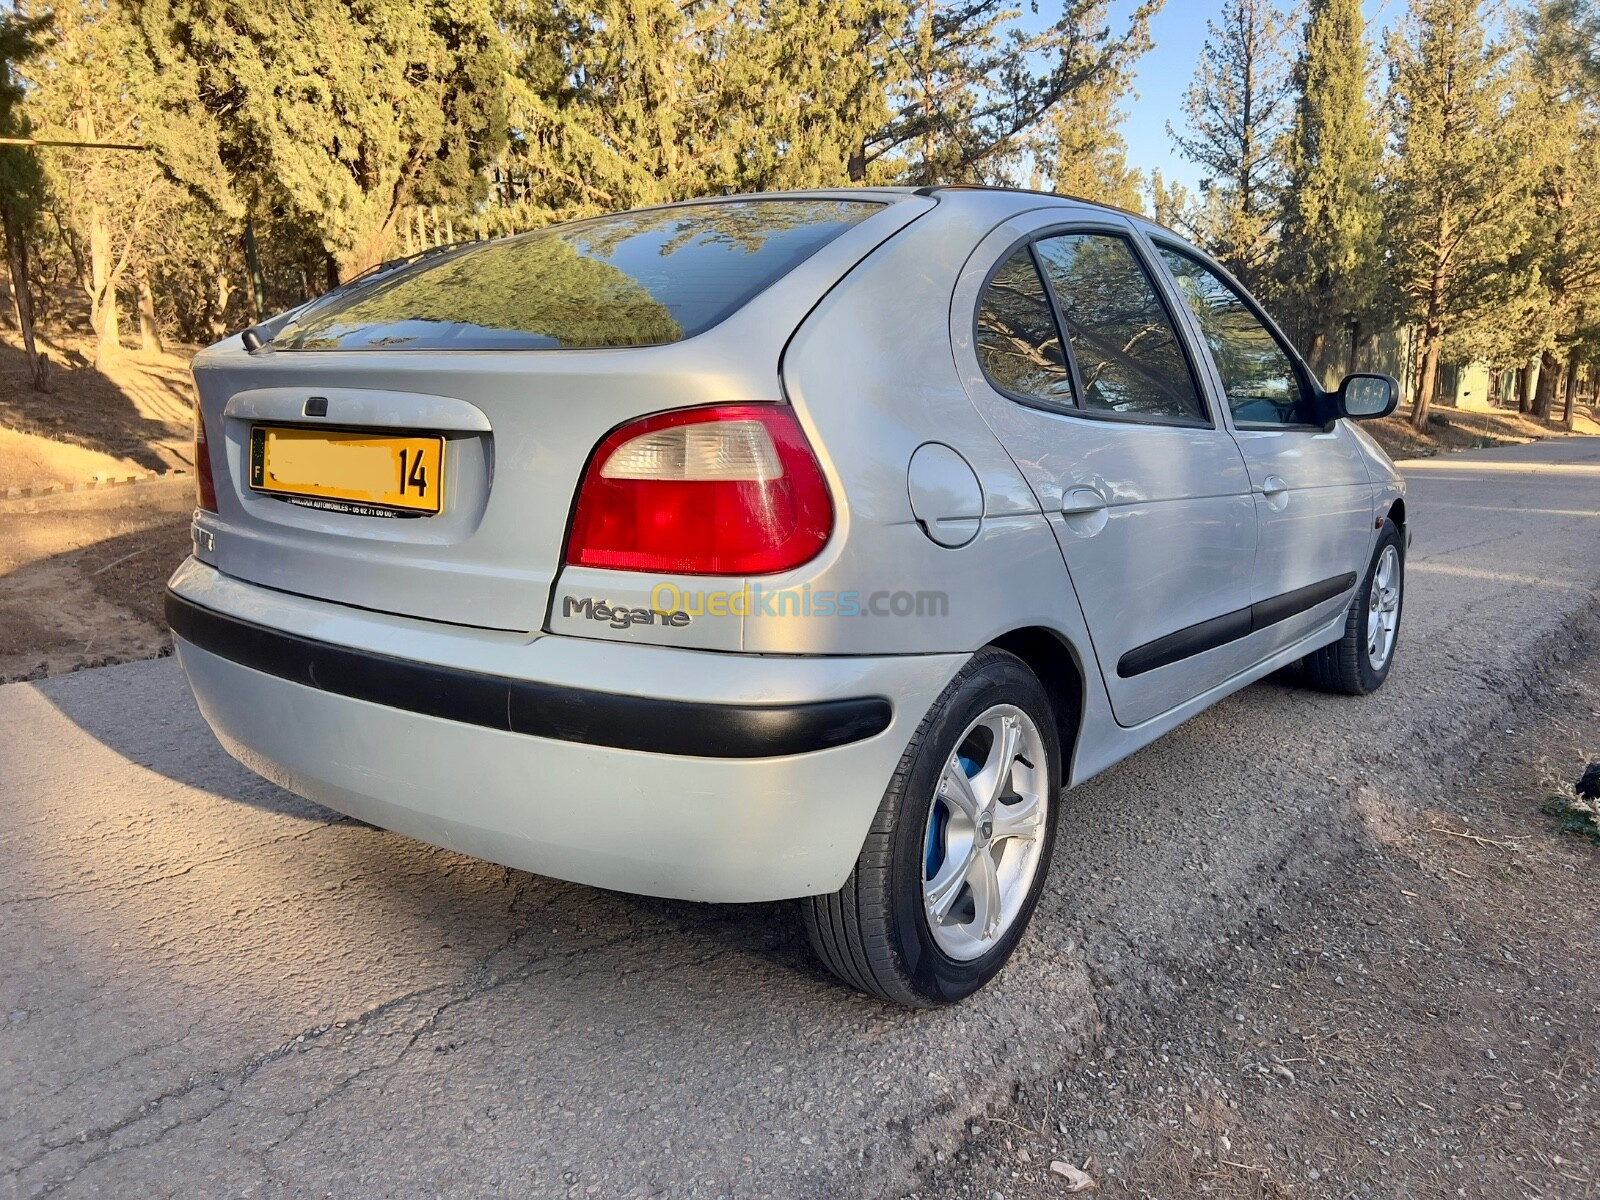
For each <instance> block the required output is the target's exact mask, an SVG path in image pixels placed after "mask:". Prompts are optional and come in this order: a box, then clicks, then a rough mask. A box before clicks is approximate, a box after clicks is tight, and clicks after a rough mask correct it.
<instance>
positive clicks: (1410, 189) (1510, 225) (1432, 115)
mask: <svg viewBox="0 0 1600 1200" xmlns="http://www.w3.org/2000/svg"><path fill="white" fill-rule="evenodd" d="M1386 49H1387V57H1388V59H1389V61H1390V63H1391V64H1392V65H1391V77H1390V90H1389V101H1390V106H1391V108H1392V110H1393V112H1394V121H1395V132H1394V146H1395V154H1394V159H1393V162H1392V164H1391V167H1390V174H1391V182H1390V187H1389V190H1388V196H1387V198H1386V200H1387V202H1386V211H1385V214H1384V221H1385V235H1386V237H1385V242H1386V248H1387V251H1388V259H1389V263H1390V270H1391V273H1392V277H1393V280H1394V286H1395V289H1396V292H1397V294H1398V297H1399V300H1400V305H1401V316H1402V317H1403V318H1404V319H1408V320H1411V321H1414V322H1416V323H1417V324H1418V325H1419V326H1420V327H1421V356H1420V362H1419V364H1418V370H1419V380H1418V393H1417V404H1416V407H1415V410H1414V414H1413V421H1414V423H1415V424H1417V426H1418V427H1419V428H1421V427H1422V426H1423V424H1424V423H1425V422H1426V419H1427V410H1428V405H1429V404H1430V403H1431V400H1432V396H1433V389H1434V384H1435V374H1436V371H1437V366H1438V363H1439V361H1440V356H1441V353H1442V352H1443V351H1444V349H1445V346H1446V343H1447V341H1448V339H1450V338H1451V337H1452V336H1457V337H1459V336H1461V335H1463V334H1465V333H1467V332H1468V331H1469V330H1471V329H1473V327H1474V326H1477V327H1478V328H1479V331H1480V332H1479V336H1480V338H1481V337H1482V327H1483V326H1484V325H1485V323H1487V322H1492V321H1493V320H1494V319H1495V318H1496V316H1497V315H1498V314H1506V313H1510V312H1514V311H1515V309H1516V306H1517V302H1518V299H1519V297H1521V296H1522V295H1523V294H1525V292H1526V289H1527V288H1528V286H1529V285H1530V283H1531V279H1530V277H1529V276H1528V274H1527V273H1526V272H1525V271H1519V269H1518V262H1517V255H1518V253H1519V252H1520V251H1521V250H1522V248H1523V247H1524V246H1525V245H1526V244H1527V242H1528V240H1529V237H1530V236H1531V234H1532V223H1533V216H1534V212H1533V203H1532V201H1533V189H1532V184H1533V181H1534V180H1535V179H1536V178H1537V176H1538V174H1539V171H1540V167H1541V164H1542V162H1543V161H1544V157H1543V156H1544V155H1546V154H1547V153H1548V150H1549V147H1548V145H1547V144H1543V143H1541V142H1540V141H1539V140H1538V138H1537V137H1536V136H1535V134H1536V131H1535V129H1534V128H1533V126H1532V124H1531V122H1530V117H1531V113H1532V105H1531V103H1530V101H1531V96H1530V93H1529V88H1528V86H1527V80H1526V77H1525V75H1524V74H1523V73H1522V72H1523V66H1522V64H1521V63H1520V62H1519V60H1518V59H1517V58H1516V56H1515V55H1514V54H1513V52H1512V48H1511V47H1510V46H1509V45H1507V44H1502V43H1498V42H1495V41H1493V40H1492V39H1491V38H1490V36H1489V32H1488V30H1487V29H1486V27H1485V22H1484V17H1483V13H1482V11H1481V6H1480V5H1479V4H1478V3H1476V0H1411V7H1410V11H1409V13H1408V15H1407V17H1406V20H1405V22H1404V24H1403V25H1402V27H1401V28H1400V30H1398V31H1397V32H1396V33H1395V34H1393V35H1391V36H1390V38H1389V39H1388V44H1387V47H1386ZM1519 98H1520V100H1521V102H1519Z"/></svg>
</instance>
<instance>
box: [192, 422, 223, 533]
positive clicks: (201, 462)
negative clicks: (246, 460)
mask: <svg viewBox="0 0 1600 1200" xmlns="http://www.w3.org/2000/svg"><path fill="white" fill-rule="evenodd" d="M194 480H195V503H196V504H198V505H199V506H200V507H201V508H203V509H205V510H206V511H207V512H216V511H217V481H216V478H215V476H213V475H212V474H211V448H210V447H209V446H208V445H207V444H206V422H205V418H204V417H203V416H201V415H200V402H199V401H198V400H196V401H195V404H194Z"/></svg>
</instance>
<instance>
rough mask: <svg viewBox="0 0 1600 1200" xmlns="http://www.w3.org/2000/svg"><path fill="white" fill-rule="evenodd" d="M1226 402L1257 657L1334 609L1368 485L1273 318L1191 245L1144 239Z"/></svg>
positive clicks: (1360, 542)
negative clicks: (1248, 541) (1242, 499)
mask: <svg viewBox="0 0 1600 1200" xmlns="http://www.w3.org/2000/svg"><path fill="white" fill-rule="evenodd" d="M1151 242H1152V245H1153V246H1154V249H1155V251H1156V255H1157V257H1158V258H1159V259H1160V260H1161V262H1162V264H1163V265H1164V266H1165V267H1166V269H1167V270H1168V271H1169V272H1170V274H1171V277H1172V279H1173V282H1174V284H1175V286H1176V287H1177V289H1178V291H1179V293H1180V294H1181V295H1182V296H1183V298H1184V300H1185V302H1186V304H1187V306H1188V310H1189V311H1188V317H1189V319H1191V320H1192V322H1193V324H1194V327H1195V329H1196V332H1197V333H1198V335H1199V337H1200V340H1201V341H1202V342H1203V343H1204V345H1205V347H1206V349H1207V352H1208V355H1209V358H1210V363H1209V364H1208V365H1209V367H1210V369H1211V370H1212V372H1214V379H1215V383H1216V386H1217V387H1219V388H1220V389H1221V391H1222V394H1223V395H1225V396H1226V398H1227V406H1228V409H1229V418H1230V420H1231V423H1232V425H1233V432H1234V438H1235V440H1236V441H1237V442H1238V444H1239V450H1240V452H1241V453H1242V454H1243V455H1244V460H1245V463H1246V465H1247V466H1248V468H1249V471H1250V483H1251V488H1252V490H1253V492H1254V494H1255V504H1256V560H1255V569H1254V571H1253V580H1252V583H1251V588H1250V602H1251V605H1252V608H1253V611H1254V613H1255V618H1254V625H1255V628H1256V630H1257V631H1258V637H1257V638H1255V639H1253V640H1254V641H1255V642H1256V643H1257V649H1258V650H1259V652H1260V653H1261V654H1262V655H1263V657H1264V656H1266V655H1268V654H1271V653H1273V652H1275V651H1277V650H1280V649H1282V648H1283V647H1285V646H1288V645H1290V644H1292V643H1294V642H1296V641H1298V640H1300V639H1301V638H1304V637H1306V636H1308V635H1310V634H1311V633H1313V632H1315V631H1316V630H1317V629H1318V628H1320V627H1321V626H1323V625H1326V624H1327V623H1328V622H1329V620H1331V619H1332V618H1333V617H1335V616H1337V614H1338V613H1339V612H1341V611H1342V610H1343V608H1344V606H1345V605H1347V604H1348V603H1349V601H1350V596H1351V593H1352V590H1353V589H1354V587H1355V585H1356V582H1357V581H1358V580H1359V579H1360V577H1361V575H1362V573H1364V572H1365V570H1366V568H1367V558H1368V556H1369V555H1370V554H1371V552H1372V540H1373V499H1372V480H1371V477H1370V475H1369V474H1368V471H1367V465H1366V460H1365V458H1364V457H1363V456H1362V454H1361V451H1360V449H1359V448H1358V447H1357V445H1356V439H1355V435H1354V434H1353V433H1352V432H1351V430H1350V429H1348V428H1347V427H1346V426H1345V424H1344V422H1337V423H1335V424H1334V425H1333V427H1332V428H1329V427H1328V426H1327V424H1326V423H1325V417H1324V415H1323V414H1324V412H1325V406H1324V398H1323V396H1322V394H1321V390H1320V389H1319V388H1318V387H1317V385H1316V383H1315V382H1314V380H1313V379H1312V377H1311V373H1310V372H1309V371H1308V370H1307V369H1306V368H1305V366H1304V364H1303V363H1301V362H1300V361H1299V360H1298V358H1297V357H1296V356H1295V354H1294V352H1293V351H1292V350H1291V349H1290V348H1289V346H1288V343H1287V341H1286V340H1285V339H1284V338H1283V337H1282V335H1281V334H1280V333H1279V332H1278V330H1277V329H1276V328H1275V327H1274V326H1273V324H1272V322H1271V321H1270V320H1268V319H1267V318H1266V316H1265V315H1264V314H1263V313H1262V312H1261V310H1260V308H1259V307H1258V306H1257V305H1256V304H1255V303H1254V302H1253V301H1252V300H1251V299H1250V297H1249V296H1248V294H1247V293H1245V291H1244V290H1243V288H1241V287H1240V286H1239V285H1238V284H1237V283H1236V282H1235V281H1233V280H1232V279H1231V278H1229V277H1228V276H1227V275H1226V273H1225V272H1223V271H1222V269H1221V268H1220V267H1218V266H1217V265H1216V264H1215V263H1212V262H1209V261H1208V260H1206V259H1205V258H1204V257H1203V256H1202V255H1200V254H1199V253H1198V252H1197V251H1195V250H1194V249H1192V248H1191V247H1188V246H1183V245H1181V244H1180V243H1177V242H1175V241H1169V240H1166V239H1164V238H1160V237H1154V236H1152V238H1151Z"/></svg>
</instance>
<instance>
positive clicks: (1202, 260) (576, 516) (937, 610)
mask: <svg viewBox="0 0 1600 1200" xmlns="http://www.w3.org/2000/svg"><path fill="white" fill-rule="evenodd" d="M194 373H195V379H196V382H197V384H198V389H199V397H200V400H199V411H198V413H197V420H196V441H197V458H196V461H197V464H198V469H199V482H200V506H199V510H198V511H197V512H196V514H195V519H194V531H193V532H194V555H193V557H192V558H190V559H189V560H188V561H186V562H185V563H184V564H183V566H182V567H181V568H179V570H178V572H177V574H175V575H174V576H173V578H172V581H171V585H170V590H169V594H168V597H167V615H168V619H169V621H170V623H171V625H172V628H173V631H174V633H175V635H176V639H177V652H178V656H179V658H180V659H181V661H182V664H183V668H184V670H185V672H186V673H187V675H188V678H189V681H190V683H191V685H192V686H193V689H194V694H195V698H196V700H197V701H198V703H199V706H200V710H201V712H202V713H203V714H204V715H205V718H206V720H207V721H208V722H209V723H210V725H211V727H212V728H213V729H214V730H215V731H216V734H217V737H218V738H219V739H220V740H221V742H222V744H223V746H225V747H226V748H227V750H228V751H229V752H230V753H231V754H233V755H234V756H235V757H236V758H238V759H239V760H240V761H241V762H243V763H245V764H246V765H247V766H249V767H251V768H253V769H255V770H256V771H258V772H260V773H261V774H262V775H264V776H266V777H267V778H269V779H271V780H274V781H276V782H278V783H280V784H282V785H283V786H284V787H286V788H289V789H291V790H293V791H295V792H298V793H300V794H301V795H304V796H307V797H310V798H312V799H313V800H316V801H318V802H319V803H322V804H325V805H327V806H329V807H330V808H334V809H337V810H338V811H340V812H343V813H347V814H350V815H352V816H354V817H358V818H360V819H361V820H364V821H367V822H371V823H373V824H375V825H380V826H383V827H385V828H388V829H394V830H399V831H401V832H403V833H406V834H409V835H411V836H413V837H417V838H421V839H423V840H425V841H428V842H432V843H434V844H437V845H439V846H445V847H449V848H451V849H453V850H458V851H461V852H464V853H467V854H472V855H477V856H480V857H482V858H486V859H491V860H493V861H495V862H497V863H503V864H506V865H508V866H513V867H519V868H523V869H526V870H529V871H535V872H539V873H542V874H545V875H551V876H555V877H558V878H561V879H568V880H576V881H579V882H583V883H589V884H594V885H597V886H601V887H608V888H617V889H621V890H625V891H631V892H639V893H648V894H652V895H659V896H674V897H687V898H691V899H697V900H710V901H758V900H775V899H781V898H789V897H798V898H801V901H802V905H801V907H802V909H803V912H804V914H805V923H806V927H807V929H808V931H809V933H810V936H811V940H812V942H813V944H814V945H815V947H816V949H817V952H818V953H819V954H820V955H821V957H822V959H823V961H824V962H826V963H827V965H828V966H829V967H830V968H831V969H832V970H833V971H835V972H836V973H837V974H838V975H839V976H840V977H841V978H843V979H844V980H846V981H847V982H848V983H850V984H852V985H854V986H856V987H858V988H861V989H864V990H865V991H868V992H872V993H875V994H877V995H879V996H882V997H885V998H888V999H890V1000H894V1001H899V1002H902V1003H905V1004H938V1003H943V1002H949V1001H954V1000H958V999H960V998H961V997H963V996H965V995H967V994H969V993H970V992H972V991H974V990H975V989H976V988H978V987H980V986H981V985H982V984H983V983H984V982H985V981H986V980H988V979H989V978H990V977H991V976H993V975H994V974H995V972H996V971H997V970H999V968H1000V967H1001V965H1002V964H1003V963H1004V962H1005V960H1006V958H1007V957H1008V956H1009V955H1010V954H1011V953H1012V951H1013V949H1014V948H1015V946H1016V944H1017V942H1018V940H1019V939H1020V938H1021V937H1022V934H1023V931H1024V929H1025V927H1026V926H1027V923H1028V919H1029V916H1030V915H1031V913H1032V911H1033V908H1034V905H1035V903H1036V902H1037V900H1038V898H1039V894H1040V890H1041V888H1042V886H1043V883H1044V879H1045V875H1046V870H1047V867H1048V864H1049V860H1050V853H1051V847H1052V844H1053V842H1054V841H1055V839H1056V836H1057V825H1058V817H1059V814H1060V809H1061V795H1062V789H1063V788H1064V787H1067V786H1071V785H1072V784H1075V783H1077V782H1079V781H1080V780H1083V779H1086V778H1088V777H1089V776H1091V775H1093V774H1095V773H1096V772H1098V771H1100V770H1102V769H1104V768H1105V767H1106V766H1108V765H1109V764H1111V763H1113V762H1115V761H1116V760H1118V759H1120V758H1122V757H1123V756H1125V755H1127V754H1129V753H1130V752H1132V751H1133V750H1135V749H1137V748H1138V747H1140V746H1142V745H1144V744H1145V743H1147V742H1149V741H1150V740H1151V739H1153V738H1155V737H1156V736H1158V735H1159V734H1161V733H1162V732H1164V731H1165V730H1168V729H1171V728H1172V727H1173V726H1175V725H1177V724H1178V723H1179V722H1181V721H1183V720H1185V719H1186V718H1188V717H1190V716H1192V715H1194V714H1195V713H1196V712H1199V711H1200V710H1201V709H1202V708H1204V707H1205V706H1207V705H1209V704H1211V703H1213V702H1214V701H1216V700H1217V699H1219V698H1221V697H1222V696H1225V695H1227V694H1228V693H1230V692H1232V691H1234V690H1236V689H1238V688H1241V687H1243V686H1244V685H1246V684H1248V683H1250V682H1251V681H1252V680H1255V679H1258V678H1260V677H1261V676H1263V675H1266V674H1267V673H1268V672H1271V671H1274V670H1277V669H1278V668H1281V667H1284V666H1286V665H1289V664H1293V663H1296V662H1303V664H1304V675H1305V677H1306V678H1307V679H1308V680H1309V681H1310V682H1312V683H1314V684H1316V685H1319V686H1322V687H1324V688H1328V689H1331V690H1334V691H1339V692H1346V693H1363V692H1370V691H1372V690H1373V689H1374V688H1377V687H1378V686H1379V685H1381V684H1382V683H1383V680H1384V677H1385V675H1386V674H1387V673H1388V671H1389V669H1390V666H1391V664H1392V663H1393V660H1394V652H1395V641H1396V633H1397V627H1398V623H1399V619H1400V609H1401V585H1402V580H1403V572H1404V562H1405V548H1406V531H1405V527H1406V511H1405V503H1404V490H1405V489H1404V484H1403V482H1402V481H1401V479H1400V477H1399V476H1398V475H1397V474H1396V472H1395V470H1394V467H1393V466H1392V465H1391V464H1390V462H1389V460H1388V459H1387V458H1386V457H1385V456H1384V454H1383V453H1382V451H1381V450H1379V449H1378V447H1377V446H1376V444H1375V443H1374V442H1373V441H1372V440H1371V439H1370V438H1368V437H1367V436H1366V435H1364V434H1363V433H1361V432H1359V431H1358V430H1357V429H1356V428H1355V426H1354V425H1353V424H1352V423H1351V422H1350V421H1349V420H1347V419H1346V418H1362V417H1377V416H1382V415H1384V414H1386V413H1388V412H1390V411H1391V410H1392V409H1393V407H1394V405H1395V402H1396V393H1397V388H1396V385H1395V382H1394V381H1393V380H1392V379H1390V378H1389V377H1387V376H1381V375H1352V376H1350V377H1349V378H1348V379H1346V380H1345V381H1344V384H1343V386H1342V387H1341V388H1340V389H1339V390H1338V391H1337V392H1332V393H1330V392H1326V391H1324V390H1323V388H1322V387H1321V386H1319V384H1318V381H1317V380H1316V379H1315V378H1314V377H1313V376H1312V374H1311V373H1310V372H1309V371H1308V370H1307V369H1306V367H1305V365H1304V364H1303V363H1302V362H1301V360H1300V359H1299V358H1298V357H1297V355H1296V354H1295V352H1294V351H1293V350H1292V349H1291V348H1290V346H1289V344H1288V343H1287V341H1286V340H1285V339H1284V338H1283V336H1282V335H1281V334H1280V333H1279V332H1278V330H1277V328H1276V327H1275V326H1274V325H1273V323H1272V322H1271V321H1270V320H1269V319H1267V317H1266V316H1265V315H1264V314H1263V313H1262V311H1261V309H1260V307H1259V306H1258V305H1257V304H1255V302H1254V301H1252V300H1251V298H1250V297H1249V296H1248V295H1246V294H1245V293H1244V291H1243V290H1242V289H1241V288H1240V287H1239V285H1238V284H1237V283H1236V282H1235V281H1234V280H1232V279H1231V278H1230V277H1229V276H1228V275H1227V273H1226V272H1224V271H1223V270H1221V269H1220V268H1219V267H1218V266H1217V265H1216V264H1215V263H1214V262H1212V261H1211V260H1210V259H1208V258H1207V257H1206V256H1205V255H1203V254H1201V253H1200V252H1198V251H1197V250H1196V249H1195V248H1194V247H1193V246H1190V245H1188V244H1186V243H1185V242H1183V241H1182V240H1180V239H1179V238H1177V237H1175V236H1174V235H1173V234H1171V233H1169V232H1167V231H1166V230H1164V229H1161V228H1159V227H1157V226H1155V225H1153V224H1151V223H1150V222H1148V221H1145V220H1142V219H1140V218H1138V217H1135V216H1132V215H1129V214H1126V213H1122V212H1118V211H1115V210H1111V209H1107V208H1102V207H1098V206H1094V205H1090V204H1084V203H1079V202H1075V201H1071V200H1067V199H1063V198H1059V197H1053V196H1046V195H1038V194H1033V193H1020V192H1008V191H999V190H983V189H959V188H931V189H919V190H917V191H909V190H894V189H887V190H870V189H852V190H839V191H819V192H806V193H791V194H782V195H769V196H750V197H736V198H727V199H718V200H708V201H701V202H693V203H686V204H677V205H670V206H666V207H661V208H653V209H644V210H640V211H635V212H627V213H622V214H619V215H615V216H609V217H602V218H598V219H595V220H590V221H581V222H576V223H573V224H567V225H557V226H554V227H552V228H548V229H543V230H540V231H537V232H534V233H529V234H524V235H521V236H518V237H511V238H506V239H502V240H498V241H492V242H482V243H475V244H470V245H463V246H459V247H453V248H449V249H446V250H443V251H439V252H434V253H430V254H429V255H427V256H424V257H420V258H418V259H416V260H413V261H410V262H407V263H402V264H397V265H390V266H389V267H388V268H386V269H380V270H379V271H377V272H375V273H373V274H372V275H370V276H369V277H367V278H366V279H363V280H360V281H358V282H356V283H354V284H352V285H348V286H346V287H344V288H341V289H338V290H337V291H335V292H333V293H331V294H330V295H328V296H326V297H324V298H323V299H321V300H319V301H315V302H313V303H311V304H309V305H307V306H305V307H303V308H301V309H299V310H296V311H294V312H291V313H289V314H287V315H286V316H284V317H281V318H278V319H276V320H274V321H272V322H269V323H267V324H266V325H264V326H260V327H257V328H256V329H253V330H249V331H247V332H246V333H245V334H244V335H243V336H241V337H234V338H231V339H229V340H227V341H225V342H222V343H220V344H218V345H216V346H214V347H212V348H211V349H209V350H207V351H205V352H204V353H203V354H201V355H200V356H199V357H198V358H197V359H195V363H194ZM1062 836H1065V837H1068V838H1070V837H1071V834H1070V832H1068V833H1064V834H1063V835H1062Z"/></svg>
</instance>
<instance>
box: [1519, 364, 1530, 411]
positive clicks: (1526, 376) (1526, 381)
mask: <svg viewBox="0 0 1600 1200" xmlns="http://www.w3.org/2000/svg"><path fill="white" fill-rule="evenodd" d="M1517 411H1518V412H1520V413H1530V412H1532V411H1533V366H1532V365H1531V364H1529V365H1528V366H1524V367H1522V368H1521V369H1519V370H1518V371H1517Z"/></svg>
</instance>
